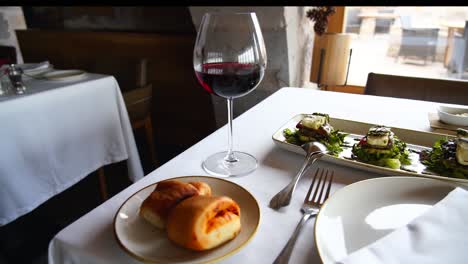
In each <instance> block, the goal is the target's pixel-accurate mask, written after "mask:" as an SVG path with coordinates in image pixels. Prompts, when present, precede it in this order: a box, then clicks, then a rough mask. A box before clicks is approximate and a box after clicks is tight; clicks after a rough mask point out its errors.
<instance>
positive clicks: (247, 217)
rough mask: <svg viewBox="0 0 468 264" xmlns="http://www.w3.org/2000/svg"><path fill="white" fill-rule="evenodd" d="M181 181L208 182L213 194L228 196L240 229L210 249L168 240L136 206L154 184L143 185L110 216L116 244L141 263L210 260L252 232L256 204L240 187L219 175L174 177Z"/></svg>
mask: <svg viewBox="0 0 468 264" xmlns="http://www.w3.org/2000/svg"><path fill="white" fill-rule="evenodd" d="M174 179H177V180H180V181H184V182H193V181H203V182H205V183H207V184H209V185H210V187H211V191H212V194H213V195H225V196H228V197H231V198H232V199H233V200H234V201H236V202H237V203H238V204H239V207H240V209H241V232H240V233H239V234H238V235H237V237H236V238H234V239H233V240H231V241H229V242H227V243H225V244H223V245H221V246H219V247H217V248H214V249H211V250H207V251H201V252H197V251H192V250H189V249H185V248H182V247H179V246H177V245H176V244H174V243H172V242H171V241H169V239H168V238H167V236H166V233H165V230H160V229H158V228H156V227H154V226H152V225H151V224H149V223H147V222H146V221H145V220H144V219H142V218H141V217H140V216H139V214H138V211H139V208H140V205H141V203H142V202H143V200H145V199H146V198H147V197H148V196H149V195H150V193H151V192H152V191H153V190H154V188H155V187H156V185H157V183H155V184H152V185H150V186H147V187H145V188H143V189H141V190H139V191H138V192H136V193H135V194H133V195H132V196H131V197H130V198H128V200H127V201H125V202H124V203H123V205H122V206H121V207H120V209H119V210H118V211H117V213H116V215H115V218H114V232H115V236H116V239H117V241H118V243H119V245H120V246H121V247H122V248H123V250H124V251H126V252H127V253H128V254H130V255H131V256H132V257H134V258H136V259H138V260H140V261H143V262H145V263H178V264H182V263H183V264H189V263H190V264H195V263H212V262H216V261H219V260H220V259H223V258H225V257H227V256H229V255H231V254H234V253H235V252H237V251H238V250H240V249H241V248H242V247H243V246H245V245H246V244H247V243H248V242H249V241H250V239H251V238H252V237H253V236H254V235H255V232H256V231H257V227H258V225H259V223H260V207H259V206H258V203H257V201H256V200H255V198H254V197H253V196H252V194H250V193H249V192H248V191H247V190H245V189H244V188H243V187H241V186H239V185H237V184H235V183H233V182H230V181H227V180H224V179H219V178H213V177H208V176H187V177H179V178H174Z"/></svg>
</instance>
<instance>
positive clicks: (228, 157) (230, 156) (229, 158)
mask: <svg viewBox="0 0 468 264" xmlns="http://www.w3.org/2000/svg"><path fill="white" fill-rule="evenodd" d="M227 108H228V144H229V148H228V151H227V155H226V157H225V158H224V160H225V161H226V162H236V161H237V158H236V157H235V156H234V151H233V145H234V141H233V133H232V117H233V110H232V109H233V99H232V98H228V99H227Z"/></svg>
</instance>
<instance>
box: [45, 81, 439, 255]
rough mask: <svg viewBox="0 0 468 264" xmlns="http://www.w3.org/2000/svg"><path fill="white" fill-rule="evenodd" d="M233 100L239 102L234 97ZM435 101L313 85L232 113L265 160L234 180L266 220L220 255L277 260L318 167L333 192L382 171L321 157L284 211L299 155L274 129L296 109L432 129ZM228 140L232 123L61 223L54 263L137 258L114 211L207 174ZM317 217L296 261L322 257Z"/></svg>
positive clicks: (238, 144)
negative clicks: (155, 186) (170, 181)
mask: <svg viewBox="0 0 468 264" xmlns="http://www.w3.org/2000/svg"><path fill="white" fill-rule="evenodd" d="M234 105H235V104H234ZM436 105H437V104H436V103H431V102H423V101H414V100H406V99H396V98H386V97H376V96H368V95H356V94H344V93H335V92H326V91H318V90H309V89H303V88H302V89H298V88H283V89H281V90H279V91H278V92H276V93H275V94H273V95H272V96H270V97H268V98H267V99H266V100H264V101H262V102H260V103H259V104H258V105H256V106H255V107H253V108H252V109H250V110H249V111H247V112H246V113H244V114H242V115H241V116H239V117H238V118H236V119H235V120H234V140H235V149H236V150H243V151H247V152H249V153H251V154H253V155H254V156H255V157H256V158H257V159H258V162H259V167H258V169H257V170H256V171H254V172H253V173H251V174H249V175H247V176H243V177H239V178H229V180H231V181H233V182H235V183H237V184H240V185H242V186H243V187H244V188H246V189H247V190H248V191H249V192H251V193H252V194H253V195H254V196H255V198H256V199H257V201H258V202H259V204H260V209H261V214H262V217H261V222H260V226H259V228H258V232H257V234H256V235H255V237H254V238H253V239H252V241H251V242H250V243H249V244H248V245H247V246H246V247H245V248H243V249H242V250H240V251H239V252H237V253H236V254H234V255H233V256H231V257H229V258H227V259H225V260H223V261H222V263H233V264H234V263H272V262H273V260H274V259H275V258H276V256H277V255H278V254H279V252H280V251H281V249H282V248H283V246H284V245H285V244H286V242H287V240H288V239H289V237H290V235H291V234H292V232H293V230H294V228H295V227H296V224H297V222H298V221H299V220H300V217H301V213H300V211H299V209H300V206H301V205H302V201H303V200H304V197H305V194H306V192H307V189H308V185H309V184H310V181H311V177H312V173H313V172H314V171H315V168H317V167H323V168H331V169H333V170H334V171H335V181H334V184H333V186H332V192H334V191H336V190H337V189H339V188H341V187H343V186H345V185H347V184H350V183H352V182H355V181H358V180H362V179H366V178H369V177H376V176H379V175H377V174H372V173H368V172H365V171H361V170H354V169H350V168H345V167H341V166H337V165H333V164H329V163H325V162H322V161H319V162H317V163H315V164H314V165H313V167H312V168H311V169H310V170H309V173H308V174H307V175H306V177H303V178H302V179H301V181H300V182H299V184H298V189H297V192H296V193H295V195H294V196H293V199H292V202H291V204H290V205H289V206H288V207H287V208H282V209H281V210H280V211H275V210H272V209H270V208H269V207H268V202H269V200H270V199H271V198H272V197H273V195H274V194H276V193H277V192H278V191H279V190H281V189H282V188H283V187H284V186H286V184H287V183H289V181H290V180H291V179H292V177H293V176H294V175H295V174H296V172H297V170H298V169H299V167H300V166H301V164H302V161H303V157H302V156H301V155H298V154H295V153H291V152H288V151H286V150H283V149H280V148H278V147H276V146H275V145H274V143H273V141H272V139H271V136H272V135H273V133H274V132H275V131H276V130H277V129H278V128H279V127H280V126H282V125H283V124H284V123H285V122H286V121H288V120H289V119H290V118H292V117H293V116H294V115H296V114H298V113H312V112H323V113H328V114H330V115H331V116H333V117H337V118H343V119H350V120H356V121H363V122H369V123H376V124H384V125H389V126H395V127H406V128H411V129H416V130H426V131H427V130H430V127H429V122H428V118H427V116H428V115H427V113H428V112H430V111H435V110H436ZM226 147H227V129H226V126H224V127H222V128H221V129H219V130H217V131H216V132H214V133H213V134H211V135H210V136H208V137H207V138H205V139H203V140H202V141H200V142H199V143H197V144H196V145H194V146H192V147H191V148H189V149H188V150H186V151H185V152H183V153H182V154H180V155H179V156H177V157H175V158H174V159H172V160H171V161H169V162H168V163H166V164H164V165H163V166H161V167H160V168H159V169H157V170H155V171H153V172H152V173H151V174H149V175H147V176H146V177H145V178H143V179H142V180H140V181H138V182H137V183H135V184H133V185H131V186H130V187H128V188H127V189H125V190H123V191H122V192H121V193H119V194H117V195H116V196H114V197H113V198H112V199H110V200H108V201H107V202H105V203H103V204H102V205H100V206H99V207H97V208H96V209H94V210H93V211H91V212H90V213H88V214H86V215H85V216H83V217H82V218H80V219H78V220H77V221H76V222H74V223H73V224H71V225H70V226H68V227H67V228H65V229H64V230H62V231H61V232H60V233H58V234H57V235H56V237H55V238H54V239H53V240H52V241H51V243H50V245H49V263H139V262H138V261H136V260H135V259H133V258H132V257H130V256H129V255H127V254H126V253H125V252H124V251H123V250H121V249H120V247H119V246H118V244H117V242H116V240H115V238H114V234H113V218H114V215H115V213H116V211H117V210H118V208H119V207H120V206H121V205H122V203H123V202H124V201H125V200H126V199H127V198H128V197H129V196H130V195H132V194H133V193H135V192H136V191H138V190H140V189H142V188H143V187H145V186H147V185H150V184H152V183H154V182H157V181H160V180H164V179H167V178H172V177H177V176H184V175H206V173H205V172H204V171H203V169H202V168H201V162H202V160H203V159H204V158H205V157H207V156H208V155H210V154H212V153H214V152H215V151H219V150H222V149H224V148H226ZM313 228H314V220H312V221H309V222H308V223H307V225H306V227H305V229H304V230H303V233H302V234H301V236H300V237H299V239H298V241H297V244H296V247H295V249H294V252H293V255H292V258H291V262H290V263H320V258H319V256H318V253H317V250H316V248H315V242H314V235H313Z"/></svg>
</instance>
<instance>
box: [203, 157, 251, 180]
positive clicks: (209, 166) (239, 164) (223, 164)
mask: <svg viewBox="0 0 468 264" xmlns="http://www.w3.org/2000/svg"><path fill="white" fill-rule="evenodd" d="M226 155H227V151H223V152H218V153H215V154H213V155H211V156H209V157H208V158H207V159H206V160H205V161H203V164H202V167H203V169H204V170H205V171H206V172H208V173H209V174H211V175H215V176H218V177H235V176H242V175H246V174H249V173H251V172H252V171H254V170H255V169H256V168H257V164H258V163H257V159H255V157H254V156H252V155H250V154H248V153H245V152H240V151H234V156H235V157H236V161H232V162H228V161H226V160H225V159H224V158H225V157H226Z"/></svg>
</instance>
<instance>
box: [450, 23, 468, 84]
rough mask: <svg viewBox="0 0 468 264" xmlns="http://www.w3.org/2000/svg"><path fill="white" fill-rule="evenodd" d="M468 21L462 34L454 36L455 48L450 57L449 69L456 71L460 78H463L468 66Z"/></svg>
mask: <svg viewBox="0 0 468 264" xmlns="http://www.w3.org/2000/svg"><path fill="white" fill-rule="evenodd" d="M467 28H468V21H466V22H465V30H464V32H463V35H462V34H459V33H455V36H454V38H453V50H452V54H451V57H450V59H449V64H448V70H449V71H450V72H452V73H456V77H457V78H458V79H462V78H463V73H464V72H465V70H466V68H467V67H468V31H467Z"/></svg>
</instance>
